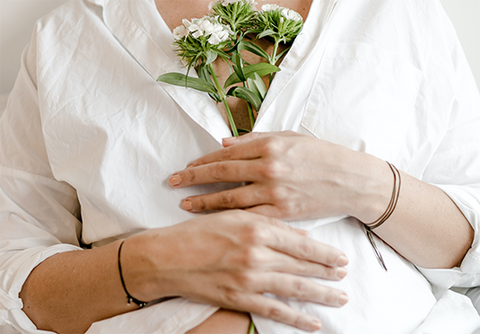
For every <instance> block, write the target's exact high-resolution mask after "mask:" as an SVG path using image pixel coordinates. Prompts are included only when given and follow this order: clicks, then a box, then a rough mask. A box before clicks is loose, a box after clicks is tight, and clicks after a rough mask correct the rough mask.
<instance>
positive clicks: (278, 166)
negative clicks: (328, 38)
mask: <svg viewBox="0 0 480 334" xmlns="http://www.w3.org/2000/svg"><path fill="white" fill-rule="evenodd" d="M259 2H260V5H261V4H262V2H261V1H259ZM156 3H157V7H158V8H159V11H160V13H161V14H162V16H163V17H165V18H167V19H166V21H167V25H168V26H169V27H170V28H171V29H173V28H174V27H175V26H177V25H179V24H180V21H181V19H182V18H185V17H187V18H188V17H201V16H203V15H204V14H205V8H206V6H207V5H208V3H209V1H203V0H202V1H197V0H188V1H187V0H185V1H183V2H182V4H184V6H176V5H175V3H173V2H169V1H166V0H157V1H156ZM269 3H277V4H279V5H283V6H286V7H289V8H293V9H296V10H297V11H299V12H300V13H301V14H302V15H303V16H304V17H305V16H306V14H307V12H308V8H309V5H310V1H300V0H297V1H271V2H269ZM177 7H178V8H177ZM215 66H217V69H218V71H219V72H220V71H222V68H221V66H222V65H221V64H215ZM232 109H233V112H234V113H241V110H242V107H241V106H240V105H238V106H235V105H234V106H233V107H232ZM302 145H307V147H304V148H303V149H302V148H301V146H302ZM224 146H225V149H223V150H220V151H218V152H215V153H212V154H211V155H208V156H206V157H203V158H200V159H198V160H196V161H194V162H193V164H192V166H190V167H189V168H187V169H185V170H183V171H179V172H178V173H175V174H174V175H173V176H172V178H171V179H170V182H171V184H172V186H174V187H175V188H180V187H189V186H192V185H194V184H206V183H215V182H221V181H232V180H237V181H248V182H251V184H250V185H249V186H246V187H242V188H239V189H236V190H233V191H232V192H230V193H218V194H212V195H208V196H198V197H190V198H188V200H189V201H190V205H189V204H188V203H189V201H186V202H185V203H184V209H188V210H190V211H193V212H206V211H210V210H216V209H233V208H240V209H244V210H229V211H225V212H222V213H217V214H212V215H202V216H200V217H199V218H195V219H192V220H189V221H187V222H184V223H181V224H178V225H175V226H172V227H168V228H161V229H152V230H149V231H145V232H143V233H141V234H138V235H135V236H132V237H130V238H128V239H126V240H125V243H124V246H123V249H122V259H121V261H122V268H123V273H124V279H125V283H126V285H127V288H128V290H129V292H130V293H131V294H132V295H133V296H134V297H135V298H137V299H140V300H145V301H150V300H155V299H157V298H161V297H164V296H183V297H186V298H189V299H191V300H195V301H200V302H206V303H211V304H213V305H218V306H220V307H222V309H221V310H220V311H219V312H217V313H215V314H214V315H213V316H212V317H210V318H209V319H208V320H207V321H205V322H204V323H203V324H201V325H200V326H198V327H197V328H195V329H192V331H191V332H190V333H205V332H208V333H215V332H219V333H224V332H226V331H228V332H229V333H230V332H231V333H233V332H234V331H238V332H239V333H242V332H243V333H246V328H248V323H249V319H248V317H247V316H246V315H245V314H244V313H242V312H253V313H257V314H260V315H263V316H266V317H270V318H272V319H275V320H278V321H281V322H284V323H287V324H291V325H293V326H296V327H299V328H302V329H305V330H309V331H312V330H316V329H319V328H320V327H321V323H320V319H315V318H313V317H311V316H310V315H307V314H304V313H300V312H298V311H295V310H293V309H291V308H289V307H288V306H286V305H285V304H282V303H279V302H276V301H274V300H271V299H268V298H266V297H264V296H263V295H262V293H264V292H272V293H276V294H279V295H283V296H287V297H295V298H298V299H301V300H309V301H313V302H317V303H321V304H325V305H329V306H332V307H340V306H342V305H343V304H345V303H346V302H347V300H348V297H347V296H346V295H345V294H343V293H342V292H341V291H338V290H334V289H331V288H327V287H324V286H320V285H317V284H313V283H311V281H310V280H308V279H307V278H305V277H304V276H313V277H321V278H326V279H330V280H340V279H342V278H343V277H345V275H346V274H347V270H346V269H345V266H346V265H347V263H348V260H347V258H346V257H345V255H344V254H343V253H342V252H341V251H339V250H337V249H334V248H332V247H329V246H327V245H324V244H321V243H318V242H315V241H313V240H311V239H309V238H308V237H306V235H305V233H304V232H301V231H296V230H292V229H291V228H289V227H288V226H287V225H285V224H284V223H282V222H281V221H280V220H277V219H274V218H268V217H267V216H270V217H279V218H282V219H285V220H288V219H302V218H307V217H310V218H313V217H317V218H318V217H325V216H328V215H332V214H338V213H344V214H349V215H352V216H354V217H357V218H359V219H360V220H362V221H365V222H370V221H372V222H373V221H374V220H375V219H376V218H378V217H379V216H380V215H381V214H382V213H383V211H384V210H385V207H386V206H387V205H388V202H389V200H390V195H391V187H392V183H393V179H392V175H391V172H390V170H389V168H388V166H387V165H386V164H385V163H384V162H383V161H381V160H379V159H377V158H375V157H372V156H368V155H365V154H361V153H357V152H353V151H349V150H348V149H346V148H343V147H340V146H336V145H333V144H331V143H327V142H322V141H319V140H318V139H315V138H311V137H308V138H306V137H304V136H300V135H296V134H293V133H289V132H287V133H277V134H252V135H248V136H244V137H242V138H240V139H237V140H226V141H225V145H224ZM312 150H313V151H312ZM251 152H256V154H255V156H252V153H251ZM313 152H314V153H315V154H314V153H313ZM312 157H318V159H311V158H312ZM294 161H302V164H301V165H296V164H292V163H291V162H294ZM350 166H356V168H355V170H354V171H352V170H351V168H350ZM252 171H256V172H258V173H260V175H262V176H264V177H263V178H262V179H259V178H256V177H255V175H253V172H252ZM289 173H290V175H295V176H297V177H298V178H296V179H291V180H289V177H287V174H289ZM209 175H213V176H214V178H212V177H211V176H209ZM402 180H403V183H402V192H401V198H400V200H399V204H398V207H397V210H396V211H395V213H394V215H393V216H392V217H391V218H390V219H389V220H388V222H387V223H385V224H384V226H382V227H381V228H379V229H377V230H376V233H377V234H378V235H379V236H380V237H382V238H383V239H384V240H386V241H387V242H388V243H389V244H390V245H391V246H392V247H394V248H395V249H397V251H399V252H400V253H401V254H402V255H404V256H405V257H406V258H408V259H410V260H411V261H412V262H414V263H416V264H419V265H423V266H426V267H439V268H440V267H445V268H450V267H452V266H454V265H458V264H459V263H460V262H461V259H462V258H463V256H464V254H465V252H466V251H467V250H468V247H469V246H470V244H471V241H472V239H473V231H472V229H471V227H470V225H469V224H468V222H466V220H465V218H464V217H463V216H462V214H461V213H460V211H459V210H458V209H457V208H456V207H455V205H454V204H453V202H452V201H451V200H450V199H449V198H448V197H447V196H446V195H445V194H444V193H443V192H441V191H440V190H439V189H438V188H435V187H433V186H430V185H427V184H424V183H422V182H420V181H418V180H416V179H414V178H412V177H409V176H408V175H406V174H402ZM322 187H323V188H322ZM319 190H320V191H319ZM327 190H328V191H333V194H334V195H330V196H327V195H326V194H328V193H329V192H328V191H327ZM245 194H248V195H249V196H251V197H252V198H253V199H254V201H252V202H248V203H247V202H244V200H243V198H245V197H246V196H244V195H245ZM330 194H331V193H330ZM319 196H320V197H319ZM319 198H321V201H319ZM313 200H315V202H316V205H313V204H312V201H313ZM319 202H320V203H324V205H323V206H322V207H320V208H318V203H319ZM372 203H374V204H375V205H373V206H372ZM248 211H250V212H248ZM257 213H261V214H262V215H258V214H257ZM119 244H120V241H116V242H113V243H111V244H109V245H106V246H103V247H99V248H96V249H93V250H85V251H76V252H67V253H62V254H57V255H54V256H52V257H50V258H49V259H47V260H45V261H44V262H42V263H41V264H40V265H39V266H38V267H37V268H35V269H34V270H33V272H32V273H31V274H30V276H29V277H28V279H27V281H26V283H25V284H24V286H23V289H22V291H21V293H20V297H21V298H22V300H23V303H24V308H23V310H24V311H25V313H26V314H27V315H28V316H29V317H30V319H32V321H33V322H34V323H35V324H36V325H37V327H38V328H39V329H45V330H52V331H55V332H58V333H82V332H85V331H86V330H87V329H88V327H89V326H90V325H91V323H93V322H95V321H98V320H101V319H106V318H109V317H112V316H114V315H117V314H121V313H125V312H130V311H133V310H135V309H136V306H135V305H134V304H130V305H128V304H127V303H126V298H125V293H124V292H123V288H122V286H121V282H120V278H119V273H118V267H117V251H118V247H119ZM211 249H215V250H216V251H215V252H211V251H210V250H211ZM185 254H193V255H192V256H186V255H185ZM219 254H221V256H220V255H219ZM192 277H195V279H192ZM185 283H188V284H185ZM72 287H74V288H72ZM219 287H220V288H219ZM79 310H82V311H81V312H79Z"/></svg>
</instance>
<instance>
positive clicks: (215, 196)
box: [182, 183, 268, 213]
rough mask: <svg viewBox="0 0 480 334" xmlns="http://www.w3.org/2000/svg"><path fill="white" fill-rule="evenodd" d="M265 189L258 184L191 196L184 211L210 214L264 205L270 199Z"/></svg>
mask: <svg viewBox="0 0 480 334" xmlns="http://www.w3.org/2000/svg"><path fill="white" fill-rule="evenodd" d="M267 195H268V194H266V190H265V187H263V186H260V185H258V184H255V183H253V184H250V185H248V186H244V187H239V188H235V189H230V190H224V191H221V192H218V193H212V194H207V195H199V196H189V197H187V198H185V200H184V201H183V203H182V209H184V210H186V211H189V212H195V213H198V212H208V211H217V210H226V209H243V208H248V207H251V206H256V205H260V204H263V203H264V201H265V200H266V199H267V198H268V196H267Z"/></svg>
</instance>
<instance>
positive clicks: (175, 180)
mask: <svg viewBox="0 0 480 334" xmlns="http://www.w3.org/2000/svg"><path fill="white" fill-rule="evenodd" d="M168 182H169V183H170V185H171V186H172V187H176V186H178V185H179V184H180V183H182V178H181V177H180V175H178V174H175V175H172V177H170V179H168Z"/></svg>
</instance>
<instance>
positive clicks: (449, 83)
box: [418, 1, 480, 289]
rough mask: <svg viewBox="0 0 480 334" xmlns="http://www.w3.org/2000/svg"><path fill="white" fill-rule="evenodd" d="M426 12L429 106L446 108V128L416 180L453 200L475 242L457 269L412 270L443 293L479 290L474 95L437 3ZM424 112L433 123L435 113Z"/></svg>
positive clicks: (478, 107)
mask: <svg viewBox="0 0 480 334" xmlns="http://www.w3.org/2000/svg"><path fill="white" fill-rule="evenodd" d="M432 11H433V12H435V14H436V15H438V17H439V23H440V24H439V25H438V27H441V28H440V30H439V32H437V34H438V39H437V40H438V41H437V42H435V43H436V44H435V45H436V46H437V47H436V48H433V52H432V57H431V59H432V61H431V62H430V64H431V66H430V69H429V71H427V72H426V74H425V76H426V77H427V78H428V80H429V82H430V83H431V86H432V87H431V88H429V89H431V90H432V91H431V93H430V96H431V101H432V102H431V103H430V105H431V106H433V108H435V101H437V102H438V101H440V102H441V103H442V105H438V107H437V108H436V109H439V108H448V112H449V124H448V127H447V128H446V130H445V136H444V137H443V140H442V141H441V142H440V144H439V146H438V148H437V149H436V151H435V154H434V155H433V157H432V158H431V160H430V162H429V164H428V166H427V168H426V170H425V173H424V175H423V178H422V179H423V181H425V182H429V183H431V184H434V185H436V186H438V187H439V188H440V189H442V190H443V191H444V192H445V193H446V194H447V195H448V196H449V197H450V198H451V199H452V200H453V202H454V203H455V204H456V205H457V207H458V208H459V209H460V210H461V211H462V213H463V215H464V216H465V218H466V219H467V220H468V221H469V223H470V224H471V226H472V228H473V229H474V231H475V238H474V241H473V244H472V246H471V248H470V250H469V251H468V253H467V254H466V256H465V258H464V259H463V262H462V264H461V266H460V267H457V268H453V269H426V268H418V269H419V270H420V271H421V272H422V273H423V274H424V275H425V276H426V277H427V279H428V280H429V281H430V282H431V283H432V284H434V285H436V286H438V287H441V288H444V289H445V288H446V289H448V288H450V287H452V286H457V287H473V286H477V285H480V236H479V234H480V145H479V143H480V131H479V129H480V95H479V91H478V89H477V86H476V84H475V79H474V77H473V75H472V73H471V70H470V68H469V65H468V62H467V59H466V57H465V55H464V53H463V50H462V48H461V46H460V42H459V41H458V38H457V36H456V34H455V31H454V28H453V26H452V24H451V23H450V21H449V19H448V17H447V15H446V13H445V12H444V11H443V9H442V8H441V5H440V4H439V3H438V1H433V2H432ZM433 90H436V93H435V92H433ZM441 94H443V96H440V95H441ZM424 95H425V94H424ZM434 100H435V101H434ZM433 108H432V109H433ZM429 112H430V113H431V115H432V118H434V117H435V112H436V111H435V110H430V111H429Z"/></svg>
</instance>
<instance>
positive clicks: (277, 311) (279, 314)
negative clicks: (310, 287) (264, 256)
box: [221, 293, 322, 332]
mask: <svg viewBox="0 0 480 334" xmlns="http://www.w3.org/2000/svg"><path fill="white" fill-rule="evenodd" d="M226 304H227V305H221V306H224V307H226V308H231V309H235V310H238V311H243V312H249V313H250V312H251V313H254V314H258V315H260V316H263V317H265V318H269V319H272V320H275V321H278V322H281V323H284V324H287V325H290V326H294V327H296V328H299V329H303V330H306V331H310V332H313V331H317V330H319V329H320V328H321V327H322V324H321V322H320V320H318V319H317V318H315V317H313V316H311V315H309V314H306V313H303V312H300V311H297V310H295V309H293V308H291V307H290V306H288V305H287V304H285V303H282V302H280V301H278V300H276V299H273V298H269V297H265V296H263V295H261V294H240V293H233V294H232V295H230V296H228V297H227V303H226Z"/></svg>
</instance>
